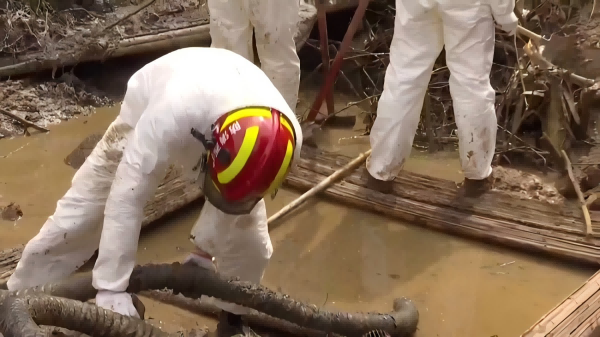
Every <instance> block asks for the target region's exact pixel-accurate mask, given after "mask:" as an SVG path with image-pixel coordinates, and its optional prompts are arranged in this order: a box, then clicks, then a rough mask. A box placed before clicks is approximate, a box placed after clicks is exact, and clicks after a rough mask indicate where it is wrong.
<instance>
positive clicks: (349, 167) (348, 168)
mask: <svg viewBox="0 0 600 337" xmlns="http://www.w3.org/2000/svg"><path fill="white" fill-rule="evenodd" d="M370 154H371V150H369V151H367V152H364V153H361V154H360V155H359V156H358V157H356V158H355V159H354V160H352V161H351V162H349V163H348V164H346V165H344V166H343V167H341V168H340V169H339V170H337V171H335V172H333V173H332V174H331V175H330V176H329V177H327V179H324V180H323V181H321V182H319V183H318V184H317V185H316V186H315V187H313V188H311V189H310V190H308V191H307V192H306V193H304V194H302V195H301V196H300V197H298V198H297V199H296V200H294V201H292V202H290V203H289V204H288V205H287V206H285V207H284V208H282V209H280V210H279V212H277V213H275V214H273V215H272V216H271V217H270V218H269V219H268V220H267V223H269V224H271V223H273V222H274V221H276V220H278V219H279V218H281V217H283V216H284V215H286V214H288V213H290V212H291V211H293V210H295V209H296V208H298V207H299V206H300V205H302V204H303V203H304V202H305V201H306V200H308V199H309V198H311V197H313V196H314V195H316V194H317V193H319V192H322V191H324V190H326V189H327V188H328V187H329V186H331V185H333V184H334V183H336V182H337V181H338V180H340V179H342V178H344V177H345V176H346V175H349V174H351V173H352V171H354V169H356V168H357V167H358V166H360V165H361V164H362V163H364V162H365V161H366V160H367V158H368V157H369V155H370Z"/></svg>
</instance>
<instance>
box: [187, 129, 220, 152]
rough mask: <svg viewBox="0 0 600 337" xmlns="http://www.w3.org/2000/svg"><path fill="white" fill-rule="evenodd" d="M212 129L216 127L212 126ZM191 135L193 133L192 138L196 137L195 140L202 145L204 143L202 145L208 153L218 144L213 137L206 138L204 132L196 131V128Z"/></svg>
mask: <svg viewBox="0 0 600 337" xmlns="http://www.w3.org/2000/svg"><path fill="white" fill-rule="evenodd" d="M210 128H211V129H214V125H211V126H210ZM191 133H192V136H194V138H196V139H197V140H199V141H200V143H202V145H204V148H205V149H206V150H207V151H210V150H212V149H213V148H214V147H215V145H216V144H217V143H216V142H215V140H214V139H213V138H212V137H211V138H209V139H207V138H206V136H204V134H202V132H200V131H198V130H196V129H195V128H192V131H191Z"/></svg>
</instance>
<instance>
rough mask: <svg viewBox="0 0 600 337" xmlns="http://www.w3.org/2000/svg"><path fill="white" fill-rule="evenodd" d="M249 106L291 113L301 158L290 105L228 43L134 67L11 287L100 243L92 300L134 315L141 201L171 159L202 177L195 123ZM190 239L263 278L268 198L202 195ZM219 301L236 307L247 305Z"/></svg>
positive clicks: (206, 123) (237, 310) (243, 272)
mask: <svg viewBox="0 0 600 337" xmlns="http://www.w3.org/2000/svg"><path fill="white" fill-rule="evenodd" d="M247 106H268V107H273V108H275V109H278V110H280V111H281V112H282V113H283V114H285V115H286V116H287V117H288V118H289V119H290V121H291V122H292V125H293V128H294V129H295V132H296V139H297V144H296V153H295V156H296V158H297V157H298V155H299V151H300V148H301V147H302V133H301V129H300V126H299V124H298V122H297V121H296V119H295V118H294V114H293V112H292V110H291V109H290V108H289V107H288V105H287V104H286V102H285V100H284V98H283V97H282V96H281V94H280V93H279V92H278V91H277V89H276V88H275V87H274V86H273V84H272V83H271V81H270V80H269V78H268V77H267V76H265V74H264V73H263V72H262V71H261V70H260V69H259V68H258V67H256V66H255V65H254V64H253V63H251V62H249V61H248V60H246V59H245V58H243V57H241V56H239V55H237V54H235V53H233V52H231V51H228V50H224V49H217V48H185V49H180V50H178V51H175V52H172V53H170V54H167V55H165V56H163V57H161V58H159V59H157V60H155V61H153V62H151V63H149V64H148V65H146V66H145V67H143V68H142V69H141V70H139V71H138V72H136V73H135V74H134V75H133V76H132V77H131V79H130V80H129V82H128V84H127V92H126V94H125V99H124V101H123V105H122V106H121V112H120V114H119V116H118V117H117V118H116V119H115V121H114V122H113V123H112V124H111V125H110V126H109V128H108V130H107V131H106V133H105V134H104V137H103V138H102V139H101V140H100V142H99V143H98V144H97V146H96V147H95V148H94V150H93V152H92V153H91V154H90V156H89V157H88V158H87V159H86V161H85V163H84V164H83V165H82V166H81V168H80V169H79V170H78V171H77V173H76V174H75V176H74V177H73V181H72V186H71V188H70V189H69V190H68V191H67V193H66V194H65V195H64V197H62V199H60V200H59V201H58V203H57V207H56V211H55V212H54V214H53V215H52V216H50V217H49V218H48V220H47V221H46V223H45V224H44V226H43V227H42V228H41V230H40V232H39V233H38V234H37V235H36V236H35V237H34V238H33V239H32V240H31V241H29V243H28V244H27V245H26V246H25V249H24V251H23V256H22V258H21V260H20V261H19V263H18V265H17V268H16V270H15V273H14V274H13V275H12V276H11V277H10V279H9V281H8V288H9V289H10V290H17V289H23V288H27V287H32V286H37V285H41V284H45V283H48V282H53V281H58V280H60V279H62V278H64V277H66V276H68V275H70V274H71V273H73V272H74V271H75V270H76V269H77V268H78V267H80V266H81V265H83V264H84V263H85V262H86V261H87V260H88V259H89V258H90V257H91V256H92V254H93V253H94V251H95V250H96V249H98V248H99V254H98V259H97V261H96V265H95V266H94V271H93V284H94V287H95V288H96V289H98V290H99V292H98V296H97V297H96V303H97V304H98V305H100V306H102V307H104V308H107V309H112V310H114V311H116V312H119V313H121V314H125V315H131V316H137V311H136V310H135V308H134V307H133V304H132V303H131V296H129V294H127V293H125V292H124V291H125V290H126V288H127V286H128V284H129V277H130V275H131V272H132V270H133V267H134V266H135V257H136V251H137V247H138V238H139V234H140V229H141V223H142V219H143V217H144V213H143V207H144V205H145V204H146V202H147V201H148V200H149V199H150V198H151V197H152V196H153V195H154V193H155V190H156V188H157V186H158V184H159V183H160V182H161V181H162V179H163V178H164V176H165V173H166V172H165V171H166V169H167V167H168V166H169V164H171V163H173V162H176V163H178V164H181V165H182V166H183V168H184V174H185V176H186V177H190V178H194V179H195V178H198V179H199V182H202V181H203V177H198V173H197V172H193V171H192V167H194V166H195V165H196V163H197V162H198V160H199V158H200V156H201V154H202V153H203V152H204V147H203V146H202V144H201V143H200V142H199V141H198V140H196V139H195V138H194V137H193V136H192V135H191V134H190V130H191V128H196V129H197V130H200V131H202V132H205V134H206V133H208V132H209V131H210V126H211V124H212V123H214V122H215V121H216V120H217V118H218V117H220V116H221V115H223V114H225V113H227V112H230V111H233V110H236V109H239V108H242V107H247ZM103 219H104V223H103V222H102V221H103ZM192 237H193V238H194V239H193V242H194V244H195V245H196V246H197V247H198V248H199V249H201V250H202V251H204V252H206V253H208V254H210V255H211V256H214V257H215V259H216V262H217V265H218V269H219V272H220V273H221V274H223V275H225V276H230V277H233V276H238V277H240V278H241V279H244V280H247V281H250V282H254V283H259V282H260V281H261V279H262V276H263V272H264V270H265V268H266V266H267V264H268V261H269V259H270V257H271V254H272V251H273V247H272V245H271V240H270V237H269V232H268V228H267V214H266V210H265V203H264V200H261V201H260V202H259V203H258V204H257V205H256V207H255V208H254V209H253V210H252V212H251V213H250V214H248V215H241V216H234V215H228V214H225V213H223V212H221V211H220V210H218V209H217V208H215V207H214V206H213V205H211V204H210V203H209V202H206V203H205V206H204V208H203V209H202V213H201V214H200V217H199V218H198V220H197V222H196V224H195V225H194V228H193V229H192ZM206 267H209V268H210V266H206ZM217 302H218V303H216V304H217V305H219V306H220V307H221V308H222V309H224V310H226V311H229V312H232V313H234V314H241V313H245V312H246V310H247V309H246V308H242V307H239V306H235V305H233V304H229V303H223V302H221V301H217Z"/></svg>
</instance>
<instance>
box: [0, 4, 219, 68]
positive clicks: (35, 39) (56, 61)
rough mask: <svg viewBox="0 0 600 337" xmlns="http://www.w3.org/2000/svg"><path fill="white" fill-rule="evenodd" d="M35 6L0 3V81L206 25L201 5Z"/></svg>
mask: <svg viewBox="0 0 600 337" xmlns="http://www.w3.org/2000/svg"><path fill="white" fill-rule="evenodd" d="M40 1H41V2H40V4H41V5H40V6H39V7H37V8H36V9H32V8H31V7H29V5H26V4H25V2H21V1H18V0H8V1H0V39H1V40H2V42H0V76H12V75H16V74H23V73H27V72H35V71H38V70H41V69H46V68H55V69H56V68H57V67H60V66H61V65H64V64H74V63H78V62H84V61H86V60H97V59H102V58H103V57H104V56H106V55H107V54H109V53H112V52H114V51H115V50H116V49H117V48H118V47H119V46H120V45H122V44H123V43H124V42H126V44H128V47H132V46H135V45H136V44H140V43H143V42H147V41H146V40H148V39H152V38H154V37H155V35H156V34H159V33H163V32H169V31H172V30H175V29H184V28H192V27H198V26H204V25H206V24H207V23H208V8H207V6H206V0H175V1H164V0H147V1H146V2H145V3H143V4H140V5H138V6H134V5H130V6H124V7H119V8H117V9H115V10H114V11H112V12H109V13H102V14H100V13H95V12H89V11H87V10H85V9H84V8H81V7H77V6H73V7H69V8H64V9H60V10H54V9H53V8H51V7H50V5H49V4H48V3H47V2H45V1H44V0H40ZM163 39H164V37H163Z"/></svg>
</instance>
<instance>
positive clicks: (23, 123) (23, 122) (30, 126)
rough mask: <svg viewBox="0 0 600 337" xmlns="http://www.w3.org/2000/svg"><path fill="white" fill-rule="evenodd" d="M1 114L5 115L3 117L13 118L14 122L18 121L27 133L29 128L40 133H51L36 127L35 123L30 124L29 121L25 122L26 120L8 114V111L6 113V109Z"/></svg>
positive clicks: (0, 111) (1, 110) (0, 110)
mask: <svg viewBox="0 0 600 337" xmlns="http://www.w3.org/2000/svg"><path fill="white" fill-rule="evenodd" d="M0 113H1V114H3V115H6V116H8V117H10V118H12V119H14V120H16V121H17V122H19V123H20V124H21V125H23V126H24V127H25V131H27V128H34V129H36V130H38V131H41V132H49V131H50V130H48V129H46V128H44V127H41V126H39V125H36V124H35V123H32V122H30V121H28V120H25V119H23V118H21V117H19V116H17V115H15V114H13V113H12V112H8V111H6V110H4V109H0Z"/></svg>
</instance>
